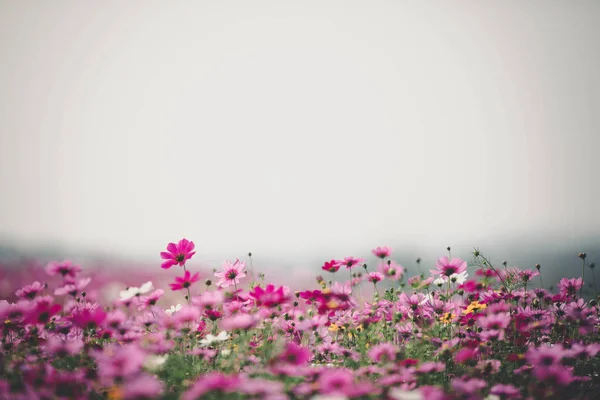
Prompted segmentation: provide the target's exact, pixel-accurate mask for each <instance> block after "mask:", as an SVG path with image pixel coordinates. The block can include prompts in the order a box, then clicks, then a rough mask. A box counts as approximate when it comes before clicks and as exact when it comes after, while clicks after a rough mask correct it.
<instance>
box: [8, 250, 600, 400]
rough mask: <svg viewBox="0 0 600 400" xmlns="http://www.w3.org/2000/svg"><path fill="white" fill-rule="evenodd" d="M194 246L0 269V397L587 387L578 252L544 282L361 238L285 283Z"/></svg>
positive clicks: (569, 392)
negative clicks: (568, 270) (371, 259)
mask: <svg viewBox="0 0 600 400" xmlns="http://www.w3.org/2000/svg"><path fill="white" fill-rule="evenodd" d="M194 250H195V245H194V243H193V242H191V241H188V240H186V239H182V240H180V241H179V242H177V243H169V244H168V246H167V247H166V249H165V250H164V251H163V252H161V253H160V259H161V260H162V261H159V260H158V259H157V261H159V262H157V264H156V268H155V269H154V270H152V271H145V275H139V276H137V275H134V274H130V275H129V276H128V277H127V278H128V279H129V280H130V281H131V280H135V279H138V280H137V281H135V282H132V283H131V285H130V286H126V285H119V283H118V282H117V280H116V278H115V277H116V275H117V274H119V273H120V274H125V272H123V271H120V272H117V271H113V272H112V273H113V274H114V276H112V277H111V272H108V271H105V272H104V274H102V273H101V272H98V271H87V270H86V268H85V266H79V265H76V264H74V263H71V262H69V261H62V262H51V263H49V264H47V265H44V266H38V267H32V268H30V269H28V271H27V272H28V274H26V275H25V274H22V273H20V272H23V271H20V272H19V273H17V272H10V271H3V274H4V276H3V277H2V281H3V283H2V285H3V286H2V287H3V293H8V294H7V295H6V296H5V298H4V299H3V300H1V301H0V318H1V319H0V321H1V322H2V328H1V329H2V352H1V355H0V398H1V399H111V400H116V399H154V398H162V399H178V398H181V399H184V400H193V399H220V398H227V399H287V398H292V399H315V400H316V399H346V398H348V399H350V398H352V399H380V398H383V399H401V400H409V399H410V400H412V399H470V400H471V399H472V400H475V399H590V400H593V399H598V398H600V378H599V377H598V373H599V371H600V357H598V353H599V352H600V337H599V334H598V331H599V328H600V324H599V317H600V308H599V306H598V303H597V298H595V297H592V296H589V295H585V293H584V280H585V283H586V285H587V284H588V283H589V282H594V283H593V286H592V288H593V289H592V293H594V295H595V290H596V287H595V277H594V275H593V274H594V265H593V264H591V263H588V262H587V261H586V258H587V257H586V255H585V254H583V253H582V254H579V259H580V261H581V273H580V274H579V275H578V276H577V277H565V278H563V279H561V280H560V282H559V283H558V284H557V285H554V286H555V287H547V288H544V285H543V283H544V282H543V276H542V275H541V274H543V268H542V267H540V266H539V265H537V266H536V268H534V269H530V270H520V269H517V268H513V267H508V266H507V265H506V264H501V265H496V264H494V263H493V262H491V261H490V260H489V259H488V258H486V257H485V255H483V254H482V253H480V252H479V251H478V250H475V251H474V252H473V254H472V257H470V260H469V261H468V262H467V261H465V260H462V259H460V258H456V257H452V254H451V249H450V248H448V254H447V255H445V256H443V257H440V258H439V259H438V260H437V262H436V264H435V265H432V266H425V265H421V264H420V263H419V264H418V266H419V268H421V270H420V271H419V273H415V274H412V275H411V276H408V275H409V274H407V273H406V270H405V268H403V267H402V266H401V265H399V264H398V263H396V262H395V261H394V260H393V256H392V252H391V249H389V248H387V247H377V248H375V249H373V250H372V254H373V255H374V256H376V258H377V260H378V261H377V262H376V263H373V264H372V265H369V264H367V263H365V260H364V259H362V258H355V257H345V258H343V259H339V260H337V259H334V260H330V261H326V262H324V264H323V266H322V267H321V270H319V271H315V275H318V274H320V275H318V276H316V280H315V281H313V283H312V284H308V285H306V286H307V287H303V288H298V290H296V288H294V289H293V290H292V289H290V288H288V287H286V286H282V285H280V284H278V283H277V282H272V281H270V280H269V279H268V278H265V276H264V275H263V274H261V271H259V270H256V271H255V270H254V267H253V264H252V258H251V255H249V257H248V258H247V259H246V260H247V261H241V260H239V259H236V260H234V261H233V260H232V261H225V262H224V263H223V264H222V265H221V266H220V267H219V268H217V269H216V270H215V271H213V272H208V271H204V270H199V269H197V268H196V269H195V267H194V261H195V260H194V255H195V251H194ZM157 253H158V252H157ZM161 263H162V264H161ZM175 271H176V275H175V276H173V275H172V273H173V272H175ZM469 271H471V272H470V273H469ZM25 277H26V278H25ZM159 282H165V284H164V285H161V284H158V283H159ZM588 294H589V292H588Z"/></svg>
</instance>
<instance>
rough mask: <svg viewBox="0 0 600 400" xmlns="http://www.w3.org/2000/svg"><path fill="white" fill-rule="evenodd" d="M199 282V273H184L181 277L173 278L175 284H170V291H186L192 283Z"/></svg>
mask: <svg viewBox="0 0 600 400" xmlns="http://www.w3.org/2000/svg"><path fill="white" fill-rule="evenodd" d="M199 280H200V273H199V272H196V273H195V274H194V275H192V274H191V273H190V271H185V273H184V274H183V277H182V278H180V277H175V283H170V284H169V286H170V287H171V290H181V289H187V288H189V287H190V286H192V283H194V282H198V281H199Z"/></svg>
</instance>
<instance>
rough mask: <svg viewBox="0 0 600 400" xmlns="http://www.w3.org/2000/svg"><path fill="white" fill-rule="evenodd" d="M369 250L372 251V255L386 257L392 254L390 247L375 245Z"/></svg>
mask: <svg viewBox="0 0 600 400" xmlns="http://www.w3.org/2000/svg"><path fill="white" fill-rule="evenodd" d="M371 252H372V253H373V255H375V256H377V257H379V258H386V257H389V256H390V255H391V254H392V249H390V248H389V247H386V246H383V247H376V248H374V249H373V250H371Z"/></svg>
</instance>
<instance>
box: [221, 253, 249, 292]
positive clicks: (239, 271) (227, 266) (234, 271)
mask: <svg viewBox="0 0 600 400" xmlns="http://www.w3.org/2000/svg"><path fill="white" fill-rule="evenodd" d="M244 268H246V263H245V262H243V261H240V260H239V259H238V260H235V262H234V263H233V264H232V263H230V262H229V261H225V263H224V264H223V271H221V272H216V273H215V276H216V277H217V278H220V279H219V280H218V281H217V286H219V287H223V288H226V287H229V286H231V285H234V286H235V285H237V284H238V283H240V279H241V278H244V277H245V276H246V272H245V271H244Z"/></svg>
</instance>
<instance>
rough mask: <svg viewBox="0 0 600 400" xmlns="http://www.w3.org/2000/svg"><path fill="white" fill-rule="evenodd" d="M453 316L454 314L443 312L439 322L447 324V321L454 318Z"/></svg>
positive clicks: (449, 321)
mask: <svg viewBox="0 0 600 400" xmlns="http://www.w3.org/2000/svg"><path fill="white" fill-rule="evenodd" d="M454 317H455V315H454V314H452V313H449V312H447V313H445V314H444V315H442V316H441V317H440V322H441V323H443V324H449V323H451V322H452V320H453V319H454Z"/></svg>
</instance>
